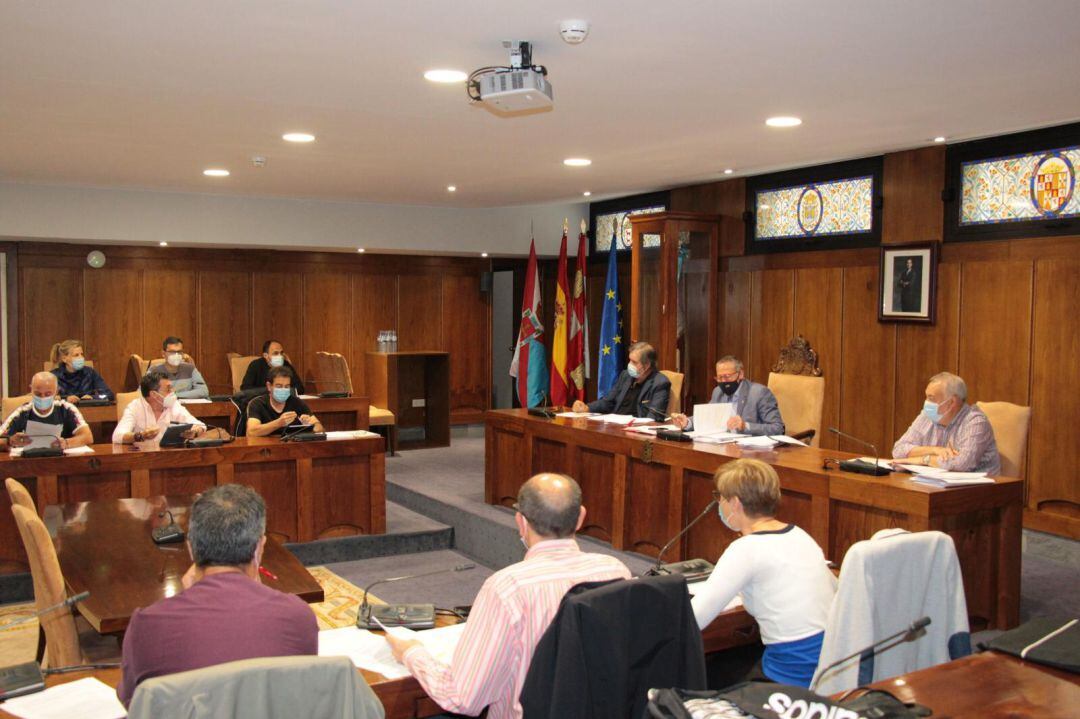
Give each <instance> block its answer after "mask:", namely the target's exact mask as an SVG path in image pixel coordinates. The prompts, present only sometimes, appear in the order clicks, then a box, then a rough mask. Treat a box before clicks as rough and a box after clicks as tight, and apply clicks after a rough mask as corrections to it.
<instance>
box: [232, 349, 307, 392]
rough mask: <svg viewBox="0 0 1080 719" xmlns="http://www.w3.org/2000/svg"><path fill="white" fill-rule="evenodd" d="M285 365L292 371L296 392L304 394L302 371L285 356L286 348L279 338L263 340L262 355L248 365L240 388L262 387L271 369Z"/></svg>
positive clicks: (242, 389)
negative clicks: (298, 370)
mask: <svg viewBox="0 0 1080 719" xmlns="http://www.w3.org/2000/svg"><path fill="white" fill-rule="evenodd" d="M278 367H284V368H285V369H287V370H289V372H291V373H292V386H293V389H295V390H296V394H304V383H303V382H301V381H300V373H299V372H297V371H296V369H295V368H294V367H293V366H292V364H291V363H290V362H289V360H288V359H287V358H286V357H285V348H284V347H283V346H282V345H281V343H280V342H278V341H277V340H266V342H263V349H262V357H260V358H258V359H254V360H252V361H251V364H249V365H248V368H247V372H245V373H244V379H243V381H242V382H241V383H240V390H241V391H244V390H251V389H261V388H262V387H263V386H265V385H266V381H267V379H268V377H269V374H270V370H272V369H275V368H278Z"/></svg>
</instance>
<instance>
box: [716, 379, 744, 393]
mask: <svg viewBox="0 0 1080 719" xmlns="http://www.w3.org/2000/svg"><path fill="white" fill-rule="evenodd" d="M719 384H720V391H721V392H723V393H724V394H726V395H727V396H728V397H730V396H731V395H733V394H735V390H737V389H739V381H738V380H735V381H734V382H720V383H719Z"/></svg>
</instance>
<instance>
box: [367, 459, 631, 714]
mask: <svg viewBox="0 0 1080 719" xmlns="http://www.w3.org/2000/svg"><path fill="white" fill-rule="evenodd" d="M514 507H515V509H517V514H516V515H515V517H514V521H515V522H516V523H517V529H518V534H519V536H520V537H521V543H522V544H524V545H525V558H524V559H523V560H522V561H520V562H518V563H516V564H511V565H510V566H508V567H503V568H502V569H500V570H499V571H497V572H495V574H492V575H491V576H490V577H488V578H487V581H485V582H484V586H483V587H481V588H480V592H479V593H478V594H477V595H476V601H475V603H474V604H473V608H472V612H470V614H469V619H468V621H467V622H466V624H465V631H464V632H463V633H462V634H461V640H460V641H459V642H458V645H457V649H456V650H455V651H454V656H453V659H452V660H451V662H450V663H449V664H447V663H444V662H442V661H440V660H438V659H436V658H435V657H434V656H432V655H431V653H430V652H429V651H428V650H427V649H426V648H424V646H423V645H422V644H421V643H420V642H418V641H416V640H411V639H399V638H397V637H395V636H394V635H392V634H387V635H386V641H387V642H389V643H390V648H391V650H392V651H393V652H394V657H396V658H397V660H398V661H399V662H401V663H402V664H404V665H405V666H406V667H407V668H408V670H409V672H410V673H411V674H412V675H413V676H414V677H416V679H417V681H419V682H420V686H422V687H423V688H424V691H426V692H427V694H428V696H430V697H431V698H432V699H434V700H435V703H436V704H438V705H439V706H440V707H442V708H443V709H444V710H446V711H448V712H454V713H456V714H467V715H469V716H477V715H478V714H480V712H482V711H483V710H484V707H488V713H487V716H488V719H506V718H507V717H520V716H521V715H522V709H521V701H520V700H519V698H518V697H519V696H520V695H521V687H522V684H524V682H525V676H526V674H528V672H529V662H531V661H532V656H533V650H535V649H536V645H537V643H538V642H539V641H540V637H542V636H543V635H544V631H545V630H546V629H547V628H548V625H550V624H551V621H552V620H553V619H554V618H555V614H556V613H557V612H558V611H559V604H560V603H561V602H562V598H563V595H565V594H566V592H567V591H569V590H570V588H571V587H573V586H574V585H575V584H580V583H582V582H602V581H608V580H612V579H629V578H630V570H629V569H627V568H626V565H625V564H623V563H622V562H621V561H619V560H618V559H616V558H615V557H611V556H608V555H606V554H594V553H591V552H583V551H581V548H580V547H579V546H578V543H577V540H576V539H575V538H574V535H575V533H576V532H577V531H578V530H579V529H581V525H582V524H584V522H585V507H584V506H582V504H581V487H580V486H578V483H577V482H575V481H574V480H573V479H571V478H570V477H567V476H566V475H564V474H548V473H545V474H538V475H536V476H534V477H532V478H530V479H529V481H527V482H526V483H525V484H524V485H522V487H521V490H520V491H519V492H518V501H517V504H515V505H514Z"/></svg>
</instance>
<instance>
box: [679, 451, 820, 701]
mask: <svg viewBox="0 0 1080 719" xmlns="http://www.w3.org/2000/svg"><path fill="white" fill-rule="evenodd" d="M713 481H714V482H715V485H716V490H715V491H714V492H713V497H714V498H716V500H717V502H718V508H719V514H720V519H721V521H723V523H724V524H725V525H726V526H727V527H728V529H730V530H731V531H733V532H738V533H739V534H740V535H741V536H740V537H739V538H738V539H736V540H735V541H734V542H732V543H731V544H730V545H728V548H727V549H725V550H724V553H723V554H722V555H721V556H720V559H719V560H718V561H717V562H716V568H715V569H714V570H713V572H712V574H711V575H710V576H709V578H708V579H707V580H705V582H704V583H702V584H701V585H698V587H697V588H696V589H695V594H694V598H693V606H694V615H695V616H696V617H697V622H698V626H699V627H701V628H702V629H704V628H705V627H707V626H708V625H709V623H710V622H712V620H713V619H715V618H716V615H718V614H719V613H720V612H722V611H723V610H724V608H725V607H726V606H727V605H728V603H730V602H731V600H732V599H734V598H735V596H736V595H741V596H742V603H743V606H744V607H745V608H746V611H747V612H749V613H750V615H751V616H753V617H754V619H756V620H757V623H758V627H759V628H760V630H761V641H762V643H763V644H764V645H765V653H764V654H763V655H762V657H761V666H760V670H759V669H758V668H757V667H755V670H754V671H753V672H751V677H749V678H761V677H760V675H761V674H763V675H764V677H765V678H766V679H769V680H772V681H775V682H780V683H782V684H792V685H795V686H802V687H809V686H810V680H811V679H812V678H813V676H814V670H815V669H816V668H817V662H818V657H819V656H820V654H821V641H822V639H823V638H824V632H825V622H826V620H827V618H828V614H829V606H830V605H831V604H832V600H833V596H834V595H835V594H836V577H835V576H833V573H832V572H831V571H830V570H829V567H828V564H827V562H826V560H825V555H824V554H823V553H822V551H821V548H820V547H819V546H818V545H817V543H816V542H815V541H814V540H813V539H812V538H811V537H810V535H808V534H807V533H806V532H804V531H803V530H802V529H800V528H798V527H796V526H795V525H793V524H788V523H786V522H781V521H780V520H778V519H776V512H777V509H778V508H779V506H780V479H779V478H778V477H777V476H776V471H775V470H774V469H773V468H772V467H770V466H769V465H768V464H765V463H764V462H761V461H759V460H756V459H737V460H735V461H733V462H728V463H727V464H725V465H724V466H723V467H721V468H720V469H719V470H717V472H716V475H715V476H714V478H713ZM759 672H760V674H759Z"/></svg>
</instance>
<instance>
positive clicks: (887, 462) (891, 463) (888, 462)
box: [858, 457, 897, 472]
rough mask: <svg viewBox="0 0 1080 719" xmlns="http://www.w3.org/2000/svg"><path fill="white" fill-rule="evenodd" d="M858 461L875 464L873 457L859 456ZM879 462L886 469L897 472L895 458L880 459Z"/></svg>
mask: <svg viewBox="0 0 1080 719" xmlns="http://www.w3.org/2000/svg"><path fill="white" fill-rule="evenodd" d="M858 461H859V462H862V463H863V464H873V463H874V458H873V457H859V459H858ZM877 464H878V466H879V467H884V468H885V469H887V470H889V471H890V472H895V471H896V466H897V465H896V461H895V460H892V459H878V460H877Z"/></svg>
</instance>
